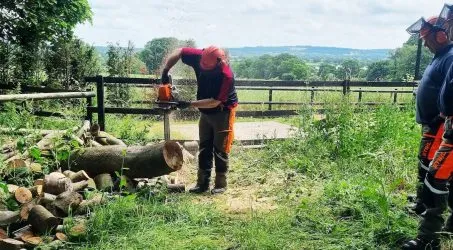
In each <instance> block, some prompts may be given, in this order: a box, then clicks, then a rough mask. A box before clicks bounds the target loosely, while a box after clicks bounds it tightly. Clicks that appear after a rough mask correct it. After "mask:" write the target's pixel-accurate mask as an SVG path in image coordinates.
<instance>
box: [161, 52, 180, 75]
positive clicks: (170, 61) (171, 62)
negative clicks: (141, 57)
mask: <svg viewBox="0 0 453 250" xmlns="http://www.w3.org/2000/svg"><path fill="white" fill-rule="evenodd" d="M181 53H182V49H176V50H174V51H173V52H172V53H171V54H170V55H169V56H168V58H167V61H166V62H165V65H164V70H167V71H168V70H170V69H171V68H172V67H173V66H175V64H176V63H177V62H178V61H179V59H181Z"/></svg>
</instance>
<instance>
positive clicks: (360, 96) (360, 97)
mask: <svg viewBox="0 0 453 250" xmlns="http://www.w3.org/2000/svg"><path fill="white" fill-rule="evenodd" d="M358 102H362V88H359V100H358Z"/></svg>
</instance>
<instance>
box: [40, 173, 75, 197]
mask: <svg viewBox="0 0 453 250" xmlns="http://www.w3.org/2000/svg"><path fill="white" fill-rule="evenodd" d="M71 184H72V183H71V180H70V179H69V178H68V177H66V176H64V175H63V174H62V173H58V172H53V173H50V174H49V175H46V176H45V177H44V187H43V191H44V192H46V193H50V194H55V195H59V194H61V193H63V192H65V191H71V190H72V185H71Z"/></svg>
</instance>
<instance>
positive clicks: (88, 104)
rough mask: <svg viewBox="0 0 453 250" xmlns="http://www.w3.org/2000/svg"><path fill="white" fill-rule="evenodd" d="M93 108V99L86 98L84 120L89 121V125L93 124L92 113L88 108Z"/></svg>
mask: <svg viewBox="0 0 453 250" xmlns="http://www.w3.org/2000/svg"><path fill="white" fill-rule="evenodd" d="M91 106H93V98H91V97H87V116H86V118H85V120H88V121H90V124H91V123H93V112H91V110H90V109H89V108H88V107H91Z"/></svg>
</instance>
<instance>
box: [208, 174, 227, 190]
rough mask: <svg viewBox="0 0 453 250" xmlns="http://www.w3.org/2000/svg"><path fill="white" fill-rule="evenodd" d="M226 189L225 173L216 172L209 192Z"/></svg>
mask: <svg viewBox="0 0 453 250" xmlns="http://www.w3.org/2000/svg"><path fill="white" fill-rule="evenodd" d="M226 189H227V179H226V173H216V174H215V183H214V188H213V189H212V190H211V194H221V193H224V192H225V191H226Z"/></svg>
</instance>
